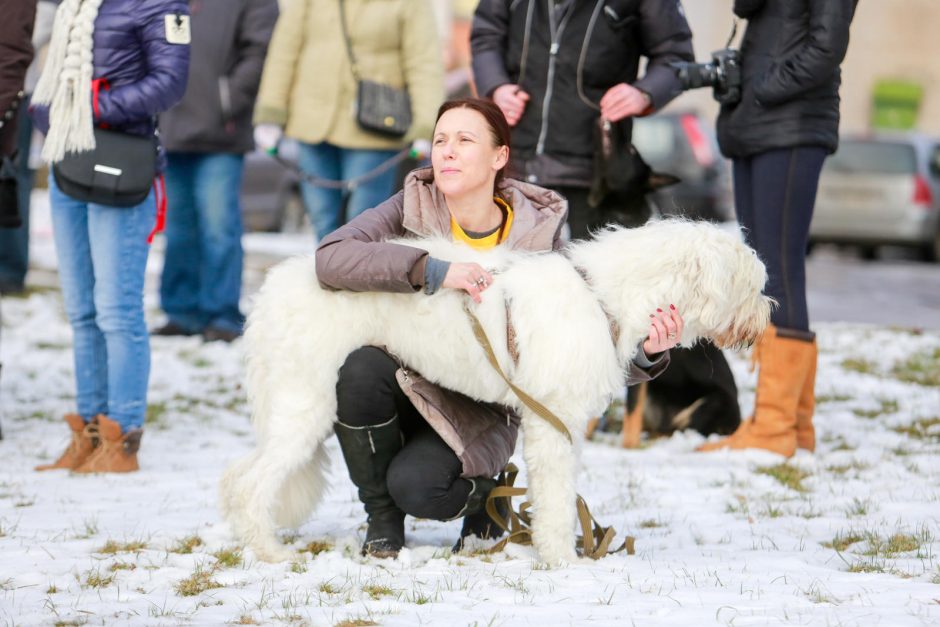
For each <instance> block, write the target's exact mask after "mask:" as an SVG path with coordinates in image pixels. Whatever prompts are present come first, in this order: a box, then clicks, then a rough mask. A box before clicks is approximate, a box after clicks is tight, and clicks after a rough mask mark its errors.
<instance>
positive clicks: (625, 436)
mask: <svg viewBox="0 0 940 627" xmlns="http://www.w3.org/2000/svg"><path fill="white" fill-rule="evenodd" d="M636 389H637V400H636V406H634V408H633V410H632V411H626V410H625V411H624V412H623V429H621V431H620V436H621V445H622V446H623V448H637V447H638V446H640V435H641V433H642V432H643V412H644V411H645V410H646V395H647V393H648V391H647V382H646V381H644V382H643V383H640V384H639V385H638V386H637V388H636Z"/></svg>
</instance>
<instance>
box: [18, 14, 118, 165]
mask: <svg viewBox="0 0 940 627" xmlns="http://www.w3.org/2000/svg"><path fill="white" fill-rule="evenodd" d="M101 2H102V0H64V2H62V4H61V5H60V6H59V10H58V11H56V15H55V23H54V24H53V27H52V40H51V41H50V43H49V52H48V55H47V56H46V65H45V68H44V69H43V72H42V76H40V77H39V83H38V84H37V85H36V91H35V92H34V93H33V102H34V103H38V104H44V105H49V132H48V134H47V135H46V142H45V145H44V146H43V149H42V157H43V159H45V160H46V161H48V162H50V163H54V162H56V161H61V160H62V158H63V157H64V156H65V154H66V153H67V152H84V151H88V150H94V148H95V135H94V132H93V129H92V122H93V120H92V112H91V75H92V72H93V71H94V62H93V59H92V46H93V42H92V36H93V35H94V32H95V18H96V17H98V7H99V6H100V5H101Z"/></svg>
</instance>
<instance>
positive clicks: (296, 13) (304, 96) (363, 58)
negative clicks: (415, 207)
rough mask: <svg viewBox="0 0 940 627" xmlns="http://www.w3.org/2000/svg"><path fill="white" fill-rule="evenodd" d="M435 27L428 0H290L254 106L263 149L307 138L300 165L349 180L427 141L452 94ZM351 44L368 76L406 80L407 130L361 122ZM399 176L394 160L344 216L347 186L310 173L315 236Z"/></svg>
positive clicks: (402, 83)
mask: <svg viewBox="0 0 940 627" xmlns="http://www.w3.org/2000/svg"><path fill="white" fill-rule="evenodd" d="M341 11H342V14H341ZM344 31H345V32H346V33H348V36H349V49H347V46H346V42H345V41H344V35H343V34H344ZM436 32H437V27H436V25H435V22H434V12H433V11H432V9H431V4H430V2H429V0H382V1H381V2H379V1H377V0H288V1H287V3H286V4H285V5H284V12H283V13H282V14H281V17H280V19H279V20H278V22H277V26H276V27H275V29H274V36H273V38H272V39H271V46H270V50H269V51H268V58H267V60H266V61H265V64H264V74H263V75H262V78H261V89H260V91H259V93H258V103H257V105H256V108H255V124H256V125H258V126H257V128H256V130H255V142H256V143H257V145H258V147H259V148H260V149H261V150H273V149H274V148H275V147H276V146H277V142H278V140H279V139H280V137H281V135H282V133H283V134H285V135H287V136H288V137H292V138H294V139H297V140H299V142H300V154H299V165H300V168H301V170H303V171H304V172H305V173H307V174H310V175H313V176H317V177H321V178H326V179H333V180H348V179H351V178H355V177H358V176H361V175H363V174H366V173H368V172H370V171H372V170H374V169H375V168H377V167H379V166H380V165H382V164H383V163H385V162H386V161H388V160H389V159H390V158H392V157H394V156H395V154H396V153H398V152H399V151H400V150H401V149H402V148H403V147H405V146H407V145H408V143H409V142H413V141H415V140H419V145H421V144H423V145H426V143H427V138H428V137H429V136H430V134H431V130H432V129H433V128H434V112H435V110H436V109H437V107H438V105H440V104H441V101H442V100H443V98H444V87H443V84H444V83H443V81H444V79H443V69H442V62H441V52H440V48H439V47H438V45H437V36H436ZM350 51H351V52H352V54H353V55H354V57H355V59H356V66H357V72H358V74H359V75H360V77H361V78H362V79H368V80H370V81H375V82H379V83H384V84H386V85H390V86H392V87H396V88H407V90H408V93H409V95H410V97H411V110H412V116H413V122H412V125H411V128H410V129H409V130H408V132H407V133H406V134H405V136H404V137H401V138H394V137H387V136H383V135H379V134H376V133H374V132H370V131H366V130H364V129H362V128H361V127H359V126H358V124H357V122H356V107H357V106H358V105H357V102H356V99H357V95H356V93H357V86H356V80H355V79H354V77H353V66H352V64H351V61H350ZM425 151H426V150H425ZM394 182H395V168H388V169H387V170H386V171H385V172H384V173H383V174H381V175H380V176H377V177H375V178H373V179H371V180H369V181H367V182H363V183H362V184H361V185H358V186H357V187H356V188H355V189H353V190H352V191H351V192H350V193H349V197H348V199H346V200H348V203H347V206H346V208H345V215H344V213H343V201H344V197H343V193H342V192H341V191H340V190H335V189H326V188H322V187H315V186H313V185H311V184H310V183H309V182H307V181H301V191H302V194H303V198H304V205H305V206H306V210H307V215H308V216H309V218H310V222H311V224H312V225H313V230H314V232H315V233H316V236H317V237H318V238H319V239H321V240H322V239H323V238H324V237H326V236H327V235H328V234H329V233H330V232H332V231H333V230H335V229H336V228H338V227H339V226H340V225H342V224H344V223H345V222H346V220H349V219H352V218H353V217H355V216H357V215H359V214H360V213H362V212H363V211H364V210H366V209H368V208H370V207H374V206H376V205H378V204H379V203H381V202H382V201H383V200H385V199H386V198H388V196H389V195H391V193H392V191H393V185H394Z"/></svg>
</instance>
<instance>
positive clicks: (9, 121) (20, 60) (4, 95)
mask: <svg viewBox="0 0 940 627" xmlns="http://www.w3.org/2000/svg"><path fill="white" fill-rule="evenodd" d="M0 6H2V7H3V20H2V21H0V185H2V186H3V188H2V189H0V233H3V230H4V229H6V228H10V227H14V228H15V227H16V226H17V224H18V223H19V221H20V217H19V213H20V210H19V208H18V207H17V205H18V202H17V198H16V190H15V185H16V173H15V171H14V168H13V164H12V157H13V152H14V150H15V146H16V121H17V114H18V113H19V111H20V105H21V102H20V101H21V99H22V98H23V81H24V79H25V78H26V69H27V68H28V67H29V63H30V60H31V59H32V58H33V46H32V41H31V36H32V32H33V23H34V20H35V18H36V1H35V0H3V3H2V5H0ZM21 158H22V157H21ZM4 179H5V180H4ZM0 299H2V292H0ZM0 327H2V324H0ZM0 367H2V364H0ZM0 439H3V433H2V431H0Z"/></svg>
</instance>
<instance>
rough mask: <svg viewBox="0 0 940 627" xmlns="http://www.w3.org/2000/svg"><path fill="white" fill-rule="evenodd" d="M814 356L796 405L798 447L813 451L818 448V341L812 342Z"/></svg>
mask: <svg viewBox="0 0 940 627" xmlns="http://www.w3.org/2000/svg"><path fill="white" fill-rule="evenodd" d="M812 347H813V349H812V351H813V358H812V362H811V364H810V367H809V372H807V373H806V381H804V382H803V390H802V391H801V392H800V401H799V403H797V406H796V447H797V448H801V449H804V450H807V451H809V452H810V453H812V452H813V451H815V450H816V429H815V428H814V427H813V413H814V412H815V411H816V361H817V355H818V353H817V350H816V341H815V340H813V342H812Z"/></svg>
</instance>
